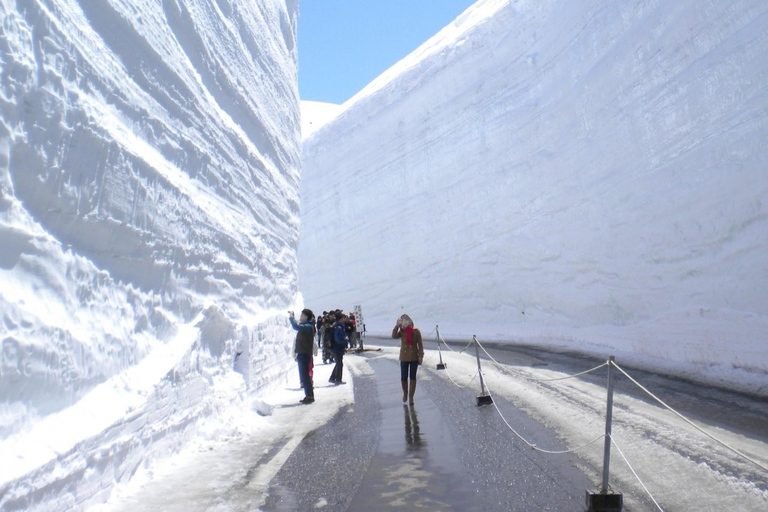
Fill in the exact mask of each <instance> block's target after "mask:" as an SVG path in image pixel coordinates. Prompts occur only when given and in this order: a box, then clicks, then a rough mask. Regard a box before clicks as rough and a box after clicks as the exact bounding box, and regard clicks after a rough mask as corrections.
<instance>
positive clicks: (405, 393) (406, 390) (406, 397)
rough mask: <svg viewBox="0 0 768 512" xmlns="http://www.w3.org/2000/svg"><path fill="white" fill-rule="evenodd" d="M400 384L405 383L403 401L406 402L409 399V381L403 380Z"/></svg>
mask: <svg viewBox="0 0 768 512" xmlns="http://www.w3.org/2000/svg"><path fill="white" fill-rule="evenodd" d="M400 384H402V385H403V403H405V401H406V400H408V381H407V380H401V381H400Z"/></svg>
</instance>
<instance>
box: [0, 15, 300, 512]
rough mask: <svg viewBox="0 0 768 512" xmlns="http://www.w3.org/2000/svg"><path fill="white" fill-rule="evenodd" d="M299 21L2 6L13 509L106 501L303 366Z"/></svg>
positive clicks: (5, 472)
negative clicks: (143, 469)
mask: <svg viewBox="0 0 768 512" xmlns="http://www.w3.org/2000/svg"><path fill="white" fill-rule="evenodd" d="M297 15H298V13H297V0H288V1H285V0H260V1H253V2H245V3H243V2H236V1H234V0H217V1H188V0H171V1H163V2H159V1H156V0H132V1H130V2H128V1H124V0H108V1H103V2H92V1H90V0H80V1H76V0H45V1H32V0H29V1H16V0H14V1H11V0H0V16H1V17H2V28H1V29H0V61H1V62H2V64H0V241H1V242H0V315H2V322H0V343H2V360H1V364H0V459H2V461H3V463H2V464H0V496H2V498H0V508H2V509H3V510H15V509H26V508H29V507H34V506H36V505H39V506H41V507H43V508H44V507H49V508H55V509H63V508H67V507H81V506H86V505H87V504H89V503H93V502H95V501H100V500H103V499H104V498H105V496H107V495H108V493H109V488H110V486H111V485H112V484H113V483H114V481H116V480H121V479H124V478H127V477H128V476H130V474H131V473H132V472H133V471H135V469H136V468H137V467H138V466H139V465H141V464H145V463H146V462H147V460H148V459H150V458H151V457H152V454H153V453H156V452H157V453H159V452H162V451H164V450H173V449H174V447H175V446H178V445H179V444H181V443H182V442H183V440H184V437H185V436H188V435H189V434H190V433H194V430H195V428H196V427H195V426H196V425H197V424H198V423H199V420H200V419H202V418H205V417H207V416H210V415H212V414H214V413H215V412H216V411H218V410H220V409H221V408H222V407H225V406H226V404H227V401H237V400H238V399H239V398H238V397H242V396H243V392H244V391H246V390H249V391H254V390H258V389H260V388H261V387H263V385H264V384H265V383H266V382H269V381H270V380H274V379H275V378H276V376H278V375H280V374H281V372H282V371H284V369H285V367H286V364H287V363H288V362H290V359H289V357H288V350H289V339H290V338H289V337H290V335H291V334H290V330H289V329H287V328H286V326H287V322H285V320H284V319H282V318H280V319H277V318H276V314H277V313H278V312H279V313H281V314H282V313H283V312H284V310H285V309H287V308H288V306H289V305H291V304H293V303H294V302H295V301H296V299H297V282H296V274H297V263H296V248H297V243H298V208H299V205H298V201H297V197H298V179H299V164H300V153H299V151H300V147H299V144H300V126H299V104H298V103H299V102H298V87H297V56H296V46H295V33H296V23H297ZM234 371H237V372H239V373H240V374H242V375H241V376H239V377H235V378H234V380H233V377H232V372H234ZM243 377H244V378H243ZM219 381H221V382H225V384H222V385H223V388H221V389H219V388H218V387H217V382H219ZM237 382H239V384H238V383H237ZM224 395H225V397H224V398H222V396H224Z"/></svg>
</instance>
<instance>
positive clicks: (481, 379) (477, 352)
mask: <svg viewBox="0 0 768 512" xmlns="http://www.w3.org/2000/svg"><path fill="white" fill-rule="evenodd" d="M472 340H473V341H474V342H475V355H476V356H477V373H478V375H480V393H481V394H483V395H487V394H488V393H486V392H485V382H483V371H482V369H481V368H480V349H479V348H478V347H477V346H478V342H477V336H476V335H474V334H473V335H472Z"/></svg>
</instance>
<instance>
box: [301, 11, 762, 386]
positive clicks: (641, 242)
mask: <svg viewBox="0 0 768 512" xmlns="http://www.w3.org/2000/svg"><path fill="white" fill-rule="evenodd" d="M766 56H768V3H766V2H764V1H759V0H754V1H729V2H722V1H720V0H708V1H702V0H680V1H676V2H666V1H662V0H642V1H640V0H632V1H622V2H605V1H602V0H540V1H499V0H487V1H480V2H478V3H477V4H475V5H474V6H473V7H471V8H470V9H469V10H468V11H466V12H465V13H464V14H463V15H462V16H460V17H459V18H458V19H457V20H456V21H455V22H454V23H453V24H452V25H450V26H448V27H446V28H445V29H444V30H443V31H442V32H441V33H439V34H438V35H436V36H435V37H434V38H433V39H432V40H430V41H428V42H427V43H425V45H424V46H422V47H421V48H420V49H418V50H417V51H416V52H415V53H414V54H412V55H410V56H409V57H407V58H406V59H404V60H403V61H401V62H400V63H398V64H397V65H395V66H394V67H393V68H392V69H390V70H388V71H387V72H385V73H384V74H383V75H382V76H381V77H379V78H378V79H377V80H375V81H374V82H372V83H371V84H370V85H369V86H367V87H366V88H365V89H363V91H361V92H360V93H359V94H358V95H357V96H356V97H354V98H352V99H351V100H350V101H348V102H347V103H346V104H345V105H344V106H343V107H344V109H345V110H344V112H343V113H341V114H340V115H339V117H337V118H336V119H335V120H334V121H332V122H331V123H330V124H328V125H326V126H325V127H324V128H322V129H321V130H319V131H318V132H316V133H315V134H314V136H311V137H309V138H308V139H306V140H305V141H304V149H303V155H304V158H303V175H302V176H303V180H302V185H301V186H302V196H301V197H302V224H301V236H300V239H301V244H300V247H299V267H300V285H301V290H302V293H303V295H304V299H305V300H306V301H307V304H308V305H309V306H310V307H315V308H316V309H321V308H324V307H326V305H327V306H328V307H344V308H347V307H350V306H351V305H353V304H361V305H362V306H363V311H364V312H365V318H366V321H367V324H368V325H367V327H368V329H369V330H372V331H378V332H381V333H387V332H389V329H390V328H391V326H392V325H393V324H394V320H395V318H396V317H397V315H399V314H400V313H401V312H403V311H406V312H408V313H409V314H411V316H412V317H413V318H414V319H415V320H416V323H417V324H418V325H419V326H420V327H421V328H422V331H423V332H424V334H425V335H426V334H427V333H429V332H430V331H432V330H433V329H434V327H435V325H438V324H439V325H440V327H441V331H442V333H443V335H444V336H445V337H446V338H462V339H463V340H467V339H469V338H470V337H471V335H472V334H477V335H478V336H479V337H480V338H481V339H485V340H490V339H496V340H508V341H513V342H518V343H531V344H537V345H544V346H550V347H558V348H560V349H573V350H579V351H586V352H589V353H591V354H594V355H596V356H599V357H601V358H602V357H605V358H607V357H608V355H610V354H614V355H616V356H617V358H618V359H619V360H620V361H624V362H625V363H629V362H632V363H633V364H638V365H641V366H645V367H651V368H657V369H662V370H664V371H668V372H670V373H674V374H682V375H686V376H688V377H693V378H695V379H701V380H707V381H710V382H715V383H719V384H723V385H727V386H733V387H736V388H739V389H745V390H750V391H755V392H761V393H768V149H766V148H767V146H766V142H767V141H768V57H766ZM336 305H340V306H336ZM430 339H434V335H432V336H430ZM433 348H434V345H433Z"/></svg>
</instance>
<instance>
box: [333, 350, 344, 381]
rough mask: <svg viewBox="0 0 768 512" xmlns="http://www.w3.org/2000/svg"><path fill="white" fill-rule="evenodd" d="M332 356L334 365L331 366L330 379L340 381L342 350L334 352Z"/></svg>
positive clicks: (342, 370) (342, 369)
mask: <svg viewBox="0 0 768 512" xmlns="http://www.w3.org/2000/svg"><path fill="white" fill-rule="evenodd" d="M333 357H334V358H335V359H336V366H334V367H333V373H331V380H335V381H336V382H341V374H342V372H344V363H343V362H342V361H343V360H344V352H334V353H333Z"/></svg>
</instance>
